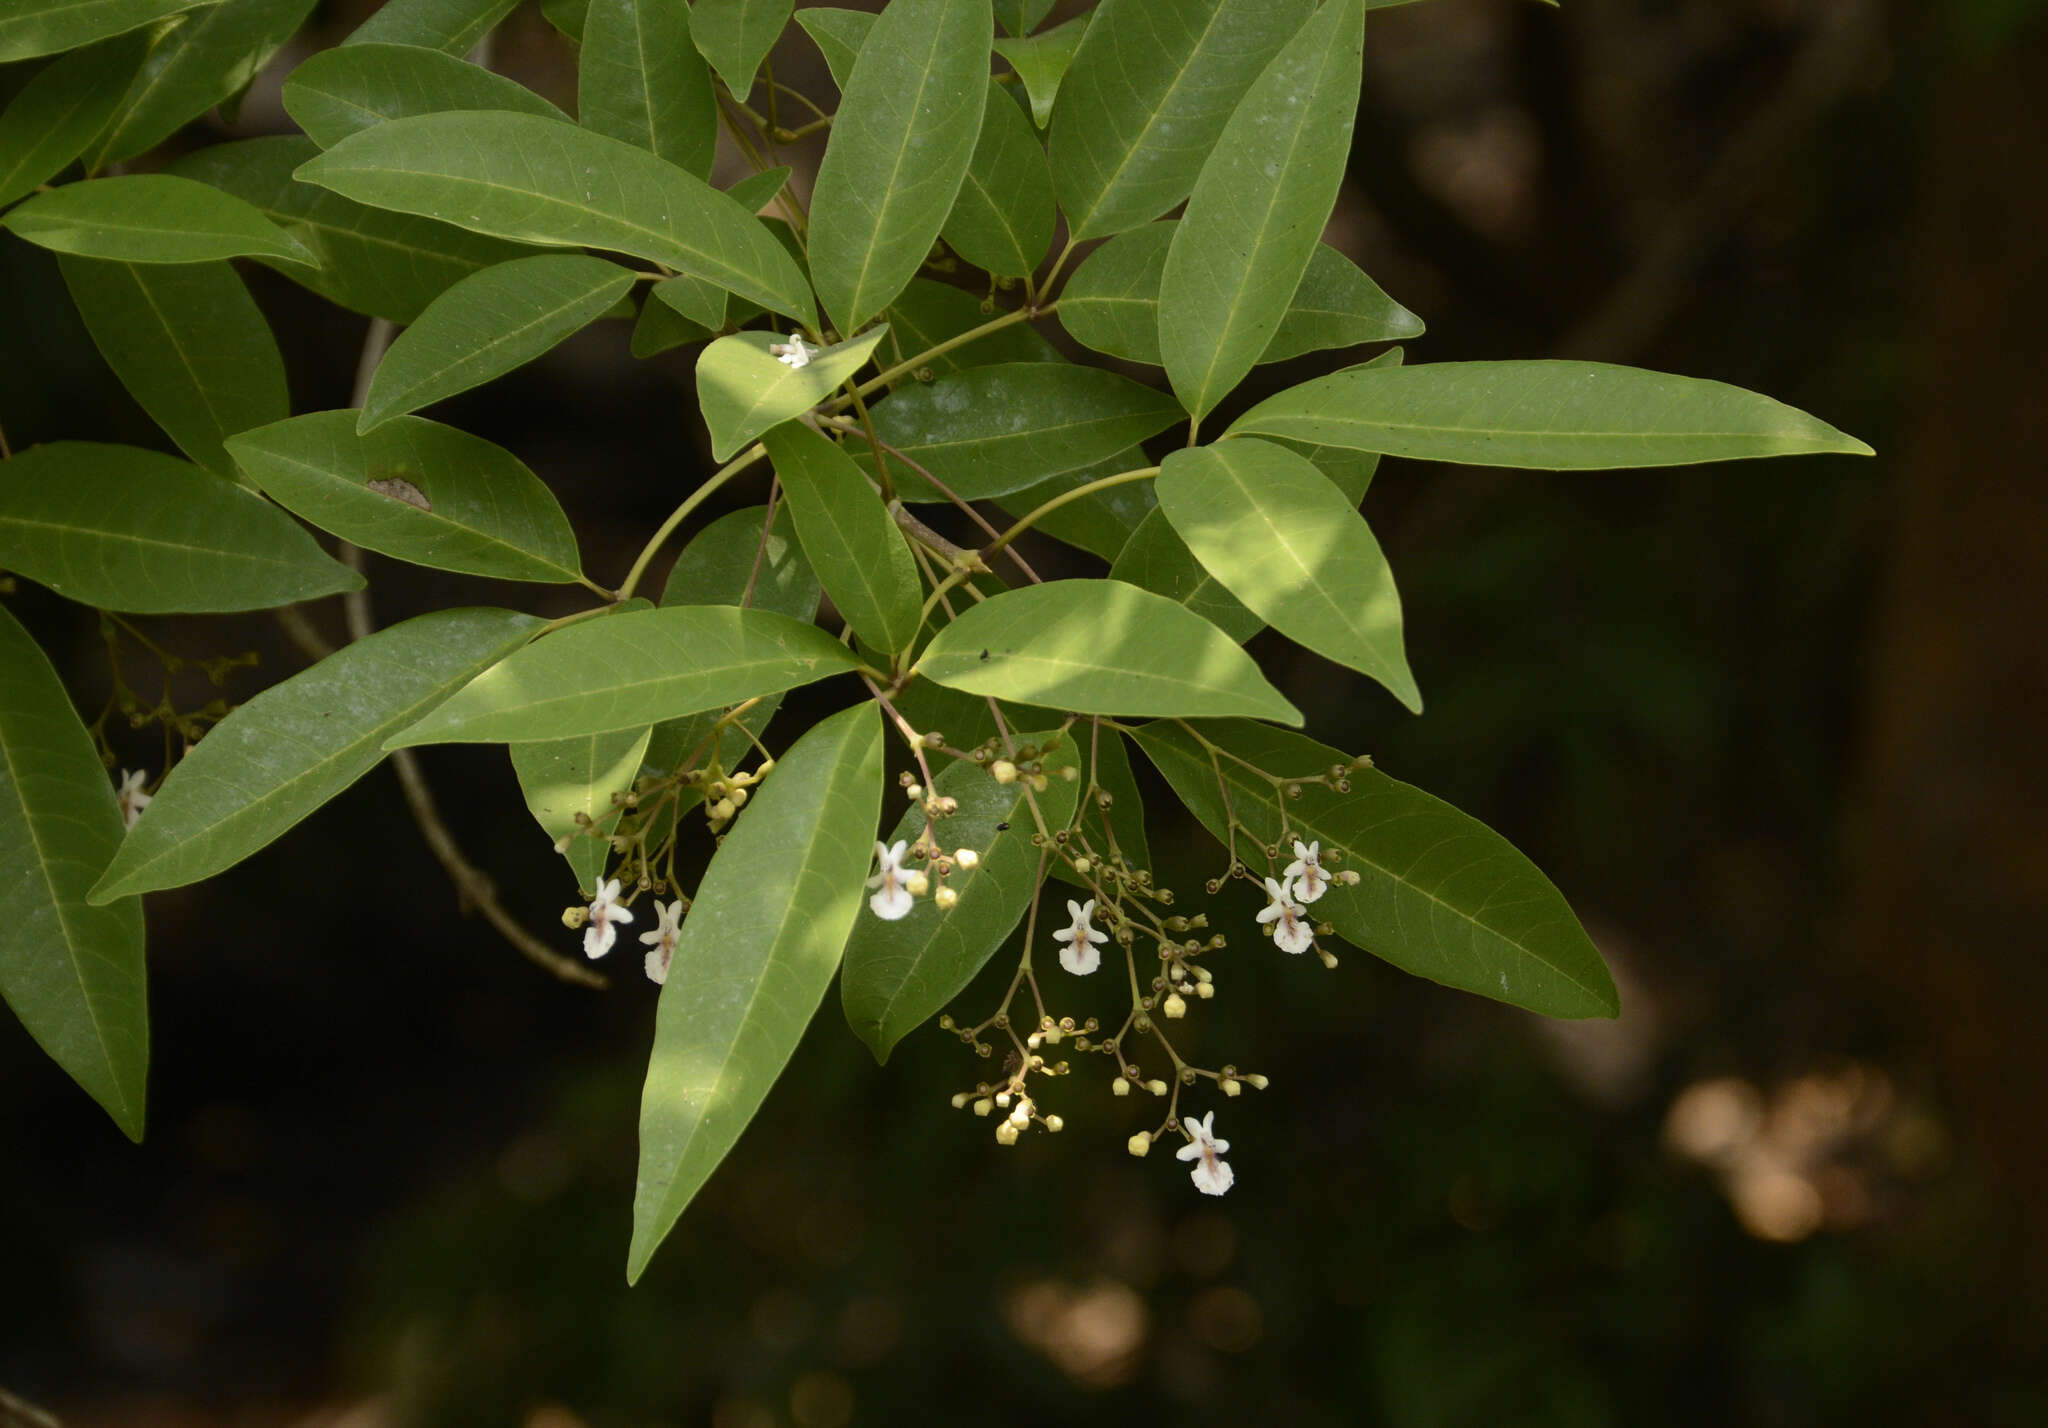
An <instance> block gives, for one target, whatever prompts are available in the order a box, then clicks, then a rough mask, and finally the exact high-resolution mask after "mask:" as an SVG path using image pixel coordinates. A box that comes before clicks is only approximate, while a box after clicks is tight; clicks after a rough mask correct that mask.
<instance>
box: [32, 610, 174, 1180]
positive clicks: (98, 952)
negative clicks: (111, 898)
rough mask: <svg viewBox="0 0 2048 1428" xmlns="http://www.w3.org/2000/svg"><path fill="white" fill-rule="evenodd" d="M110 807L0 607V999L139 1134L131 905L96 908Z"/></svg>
mask: <svg viewBox="0 0 2048 1428" xmlns="http://www.w3.org/2000/svg"><path fill="white" fill-rule="evenodd" d="M120 842H121V814H120V812H119V810H118V809H117V808H116V807H115V803H114V790H113V787H112V785H111V784H109V783H108V781H107V771H106V770H105V769H103V768H101V767H100V761H99V755H98V754H97V753H96V752H95V751H94V749H93V744H92V737H91V735H89V734H87V733H86V732H85V726H84V725H82V724H80V723H79V722H78V715H77V714H76V713H75V712H74V711H73V710H72V707H71V700H70V699H69V698H68V697H67V696H66V695H65V693H64V686H63V684H62V683H61V682H60V681H59V680H58V678H57V671H56V670H55V669H54V668H53V667H52V666H51V664H50V661H49V659H48V657H47V656H45V655H44V654H43V652H42V650H41V649H39V648H38V647H37V646H36V642H35V641H34V640H33V639H31V638H30V637H29V633H28V631H26V630H24V629H23V628H22V627H21V626H20V625H19V624H17V623H16V622H15V619H14V617H13V616H12V615H10V614H8V613H7V611H6V610H5V609H4V608H0V869H4V870H5V871H4V875H0V918H4V919H5V920H6V927H7V935H6V936H5V937H4V938H0V998H4V999H5V1001H6V1002H7V1005H8V1006H10V1007H12V1008H14V1014H15V1015H16V1016H18V1017H20V1018H21V1024H22V1025H23V1026H24V1027H25V1028H27V1030H28V1034H29V1035H30V1036H32V1037H34V1038H35V1040H36V1044H37V1045H39V1046H41V1047H42V1048H43V1050H44V1051H46V1052H48V1053H49V1056H50V1059H51V1060H53V1061H55V1062H56V1063H57V1064H58V1065H59V1066H61V1067H63V1068H64V1070H65V1072H66V1073H67V1074H68V1075H70V1077H71V1079H72V1080H74V1081H76V1082H77V1083H78V1084H79V1086H80V1087H81V1088H82V1089H83V1090H84V1091H85V1093H86V1094H87V1095H89V1096H91V1097H92V1098H93V1099H94V1100H95V1101H98V1102H99V1103H100V1104H101V1105H102V1106H104V1107H105V1108H106V1111H107V1114H108V1115H110V1116H112V1117H113V1118H114V1123H115V1124H116V1125H118V1126H119V1127H120V1128H121V1130H122V1132H123V1133H124V1134H125V1135H127V1137H128V1138H129V1139H130V1140H133V1141H140V1140H141V1139H142V1123H143V1098H144V1094H145V1091H146V1089H147V1081H148V1076H149V1008H148V996H147V989H146V985H145V982H146V978H145V973H144V969H143V958H142V904H141V903H139V902H135V901H132V900H131V901H128V902H124V903H122V904H121V905H120V906H118V907H110V908H97V907H90V906H88V905H87V904H86V900H85V894H86V890H87V889H88V888H89V887H91V886H92V881H93V879H94V878H96V877H98V876H99V874H100V870H101V869H102V868H104V867H106V866H107V860H108V859H110V858H112V857H113V856H114V849H115V848H116V847H117V846H119V844H120Z"/></svg>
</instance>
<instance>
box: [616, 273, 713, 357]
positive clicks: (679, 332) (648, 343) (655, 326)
mask: <svg viewBox="0 0 2048 1428" xmlns="http://www.w3.org/2000/svg"><path fill="white" fill-rule="evenodd" d="M695 281H696V279H694V278H669V279H668V280H667V281H666V282H660V283H656V284H655V285H654V290H653V291H652V292H650V293H648V295H647V300H646V301H645V302H643V303H641V304H640V320H639V321H638V322H636V323H634V324H633V344H632V345H633V355H634V356H635V357H653V356H655V355H657V354H658V353H662V352H666V351H668V350H669V349H670V348H672V347H681V346H682V345H683V344H684V343H686V342H702V341H704V340H705V339H706V338H708V337H710V336H711V335H712V333H711V329H710V328H708V327H706V326H705V325H704V324H703V323H701V322H692V321H691V320H690V319H689V318H687V317H684V316H683V315H682V314H681V313H680V312H677V311H676V310H675V308H673V307H671V306H670V305H669V304H668V303H666V302H660V301H656V299H657V298H659V297H660V295H661V290H662V289H663V288H664V287H666V286H668V284H669V283H694V282H695Z"/></svg>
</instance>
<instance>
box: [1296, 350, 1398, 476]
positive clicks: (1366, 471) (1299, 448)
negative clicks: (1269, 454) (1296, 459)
mask: <svg viewBox="0 0 2048 1428" xmlns="http://www.w3.org/2000/svg"><path fill="white" fill-rule="evenodd" d="M1402 355H1403V354H1402V351H1401V349H1400V348H1398V347H1390V348H1388V349H1387V350H1386V351H1384V352H1382V353H1380V355H1379V356H1377V357H1375V358H1373V359H1372V360H1371V361H1370V362H1364V363H1361V364H1359V365H1360V366H1361V367H1398V366H1400V365H1401V361H1402ZM1347 370H1348V369H1347ZM1268 439H1269V440H1271V441H1273V442H1275V443H1276V444H1278V445H1280V446H1284V447H1286V448H1287V449H1288V450H1289V451H1292V452H1295V453H1296V454H1297V455H1301V456H1306V457H1307V458H1308V459H1309V460H1310V461H1311V462H1313V463H1314V464H1315V468H1316V469H1317V470H1318V471H1320V472H1322V473H1323V474H1324V475H1325V476H1327V477H1329V478H1330V481H1331V483H1332V484H1334V485H1335V486H1336V488H1337V489H1338V490H1340V491H1342V492H1343V493H1344V498H1345V499H1346V500H1348V501H1349V502H1351V504H1352V505H1354V506H1356V505H1357V504H1358V503H1359V502H1361V501H1363V500H1364V499H1365V493H1366V490H1367V488H1368V487H1370V486H1371V485H1372V478H1373V477H1374V475H1376V474H1377V473H1378V471H1379V469H1380V454H1379V453H1378V452H1377V451H1354V450H1352V449H1351V448H1349V447H1345V446H1324V445H1322V444H1321V443H1319V442H1313V441H1296V440H1294V439H1293V438H1291V437H1271V438H1268Z"/></svg>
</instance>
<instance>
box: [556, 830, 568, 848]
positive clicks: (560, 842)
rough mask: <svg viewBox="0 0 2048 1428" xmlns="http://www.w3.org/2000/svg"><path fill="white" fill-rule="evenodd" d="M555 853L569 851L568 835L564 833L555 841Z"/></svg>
mask: <svg viewBox="0 0 2048 1428" xmlns="http://www.w3.org/2000/svg"><path fill="white" fill-rule="evenodd" d="M555 851H556V852H557V853H567V852H568V851H569V835H568V834H566V833H564V834H563V835H562V836H561V837H559V838H557V839H555Z"/></svg>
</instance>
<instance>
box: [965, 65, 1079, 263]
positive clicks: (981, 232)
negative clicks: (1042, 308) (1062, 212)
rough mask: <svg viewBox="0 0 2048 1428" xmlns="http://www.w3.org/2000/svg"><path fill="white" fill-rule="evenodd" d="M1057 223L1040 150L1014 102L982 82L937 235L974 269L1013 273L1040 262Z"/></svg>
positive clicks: (994, 86) (996, 87)
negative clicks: (953, 193)
mask: <svg viewBox="0 0 2048 1428" xmlns="http://www.w3.org/2000/svg"><path fill="white" fill-rule="evenodd" d="M1057 221H1058V215H1057V214H1056V213H1055V212H1054V211H1053V202H1052V172H1051V170H1049V169H1047V168H1046V166H1045V149H1044V147H1043V146H1041V145H1040V144H1039V142H1038V136H1037V135H1036V134H1034V133H1032V132H1031V124H1030V121H1028V120H1027V119H1025V117H1024V111H1023V110H1021V109H1019V108H1018V107H1017V104H1016V101H1015V100H1013V99H1011V98H1010V96H1009V95H1007V94H1005V93H1004V92H1003V87H1002V86H1001V85H1000V84H997V83H995V82H994V81H990V83H989V86H988V100H987V103H986V105H985V106H984V107H983V109H982V115H981V137H980V138H979V139H978V140H976V141H975V145H974V156H973V158H972V159H970V160H969V161H968V164H967V178H966V180H965V181H964V182H963V183H962V184H961V185H960V194H959V197H957V198H956V199H954V201H953V212H952V213H951V215H949V216H948V217H947V219H946V223H945V227H944V228H942V229H941V230H940V236H941V237H943V238H944V239H945V240H946V242H947V244H948V245H950V246H951V248H952V249H953V251H954V252H956V253H958V254H959V255H960V256H961V257H963V258H965V259H966V260H967V261H968V262H970V263H972V264H974V266H975V267H977V268H980V269H982V270H983V271H985V272H990V273H994V274H996V275H997V276H998V277H1010V278H1021V277H1026V276H1028V275H1029V274H1031V273H1034V272H1036V271H1037V270H1038V265H1039V264H1040V263H1041V262H1043V261H1044V259H1045V254H1046V250H1047V249H1048V248H1050V247H1051V246H1052V230H1053V225H1054V224H1055V223H1056V222H1057Z"/></svg>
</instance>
